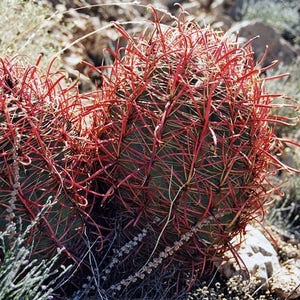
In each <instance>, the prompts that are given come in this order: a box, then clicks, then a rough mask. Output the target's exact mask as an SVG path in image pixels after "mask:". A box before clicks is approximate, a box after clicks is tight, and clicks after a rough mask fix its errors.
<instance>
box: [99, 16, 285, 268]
mask: <svg viewBox="0 0 300 300" xmlns="http://www.w3.org/2000/svg"><path fill="white" fill-rule="evenodd" d="M153 27H154V29H153V31H152V32H147V33H145V34H144V35H143V36H141V37H139V38H138V39H136V40H135V39H133V38H131V37H129V36H128V34H126V33H125V32H124V30H123V29H122V28H118V29H119V31H120V32H121V33H122V34H123V36H124V37H125V38H126V39H127V42H128V44H127V46H126V47H125V48H124V49H119V52H117V53H116V54H115V62H114V64H113V65H112V66H111V68H110V69H109V76H108V77H107V78H106V80H104V83H103V93H104V95H105V97H104V99H103V101H105V106H106V107H107V114H106V117H107V126H106V129H105V130H104V131H103V134H102V136H101V138H102V139H103V140H104V141H106V145H105V146H103V149H102V153H103V157H102V163H104V162H106V163H107V165H108V164H112V167H110V168H109V169H108V170H107V172H106V174H105V178H106V180H107V181H108V183H109V184H110V189H109V191H110V192H111V191H112V190H113V191H114V199H115V200H112V201H116V202H117V203H119V204H118V205H120V204H121V205H122V207H123V209H125V211H127V213H128V214H127V215H128V216H129V217H128V218H127V219H126V222H127V223H126V224H124V228H130V226H131V225H133V226H136V227H140V228H145V227H147V226H148V225H149V224H151V228H152V230H153V240H152V245H151V246H149V244H148V246H149V247H146V248H147V249H148V251H149V253H148V255H150V254H151V253H152V254H151V255H153V254H154V253H156V254H154V255H157V256H158V253H159V252H160V251H162V250H163V249H165V247H167V246H170V247H173V245H174V243H175V245H176V241H178V240H179V239H180V237H181V236H182V235H183V234H185V233H187V232H189V231H191V230H192V228H194V226H196V227H197V232H196V233H194V234H193V237H192V238H191V239H190V240H189V241H187V242H186V243H184V245H182V246H181V247H180V249H177V251H175V253H174V255H173V256H172V259H173V260H175V261H177V262H179V265H180V266H182V267H183V268H187V269H189V270H192V269H193V270H195V269H199V270H201V271H203V270H204V267H205V265H206V262H208V261H210V260H214V259H217V257H218V256H220V255H221V253H222V252H223V251H224V249H225V248H227V247H228V246H229V241H230V239H231V238H232V236H234V235H236V234H237V233H240V232H242V231H243V229H244V227H245V225H246V224H247V223H248V222H250V220H252V219H253V218H254V217H255V216H257V214H259V213H262V212H263V210H262V206H263V203H264V202H265V201H266V200H267V187H266V186H265V183H266V182H265V179H266V177H267V175H268V172H269V167H270V165H277V167H278V164H277V162H276V160H274V159H273V157H272V154H271V152H272V151H273V150H272V149H271V148H272V143H273V142H274V141H276V137H275V136H274V134H273V131H272V129H271V126H270V124H269V123H270V122H272V116H271V115H270V109H271V103H270V101H271V96H270V95H267V94H265V93H264V88H263V80H262V79H261V78H260V72H261V70H260V68H259V65H256V63H255V60H254V54H253V51H252V48H251V45H244V46H239V45H238V44H237V43H236V42H235V41H232V40H230V39H229V38H226V37H225V36H224V34H223V33H222V32H217V31H214V30H211V29H209V28H204V29H201V28H199V27H198V26H197V25H196V24H194V23H188V22H181V21H178V23H177V24H176V26H174V27H171V26H164V25H162V24H160V22H159V21H158V20H157V23H155V24H153ZM277 146H279V145H278V143H277ZM105 201H108V200H107V199H104V201H103V202H105ZM193 230H194V229H193Z"/></svg>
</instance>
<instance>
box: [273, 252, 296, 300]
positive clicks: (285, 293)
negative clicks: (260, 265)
mask: <svg viewBox="0 0 300 300" xmlns="http://www.w3.org/2000/svg"><path fill="white" fill-rule="evenodd" d="M270 286H271V289H272V290H273V291H274V292H275V293H276V294H277V295H278V296H279V297H280V298H282V299H299V298H300V258H294V259H290V260H288V261H287V262H286V263H284V264H283V265H282V266H281V268H280V269H279V270H278V271H277V272H275V273H274V275H273V277H272V279H271V282H270Z"/></svg>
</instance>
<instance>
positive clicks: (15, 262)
mask: <svg viewBox="0 0 300 300" xmlns="http://www.w3.org/2000/svg"><path fill="white" fill-rule="evenodd" d="M50 206H51V203H48V207H46V206H45V208H46V210H47V208H49V207H50ZM42 213H43V212H41V214H40V215H39V216H37V218H36V219H35V220H33V221H32V223H31V224H30V225H28V227H27V228H25V230H24V229H23V228H20V230H19V229H17V227H18V226H17V225H16V224H15V223H9V224H8V226H7V228H6V230H5V231H1V232H0V250H1V254H2V255H1V259H0V299H10V300H20V299H30V300H49V299H52V298H51V294H52V292H53V291H54V290H55V288H56V287H58V286H59V284H60V283H59V282H60V280H62V278H63V276H64V275H65V274H67V272H68V271H69V270H70V268H71V265H70V266H69V267H65V266H63V265H61V266H60V267H59V269H56V267H55V265H57V262H58V261H59V259H60V257H61V253H62V251H63V249H58V252H57V254H56V255H54V256H53V257H51V259H43V260H41V261H37V260H36V259H34V260H32V259H31V258H30V256H31V250H32V247H29V246H28V245H26V244H27V242H26V241H27V239H28V237H29V236H30V231H31V229H32V228H33V227H34V226H35V225H36V222H38V221H39V219H40V218H41V216H42ZM19 226H21V225H19Z"/></svg>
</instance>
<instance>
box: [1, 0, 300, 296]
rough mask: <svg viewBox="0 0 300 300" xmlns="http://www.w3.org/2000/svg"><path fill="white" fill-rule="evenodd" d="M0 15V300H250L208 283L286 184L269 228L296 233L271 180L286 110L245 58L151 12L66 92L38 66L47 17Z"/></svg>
mask: <svg viewBox="0 0 300 300" xmlns="http://www.w3.org/2000/svg"><path fill="white" fill-rule="evenodd" d="M4 2H7V7H6V8H5V9H7V8H9V9H10V10H11V11H16V12H18V11H19V12H20V13H19V15H18V17H20V22H17V23H18V24H20V25H21V26H20V27H18V26H16V27H15V28H14V30H15V31H14V34H13V35H12V36H15V37H14V38H13V39H12V40H9V39H8V37H7V36H4V38H3V41H2V40H1V42H0V47H2V54H3V55H2V57H1V61H0V62H1V64H0V96H1V98H0V105H1V106H0V113H1V114H0V175H1V177H0V230H1V231H0V243H1V244H0V299H7V298H9V299H16V300H17V299H51V297H52V298H54V299H67V298H70V297H71V299H83V298H85V297H89V296H91V297H95V298H96V299H120V298H126V299H136V298H142V299H147V298H152V299H161V298H165V299H169V298H172V297H173V298H174V299H187V298H188V299H206V298H205V297H206V295H208V293H209V294H210V296H211V297H212V295H215V298H211V299H225V298H220V297H226V296H228V297H227V298H226V299H235V298H234V297H248V298H247V299H255V298H251V297H255V296H254V295H255V294H256V290H255V288H253V289H252V288H250V287H249V286H248V285H246V284H245V281H243V280H242V279H241V278H233V279H232V280H231V281H228V282H227V287H226V289H224V288H221V287H220V284H219V283H217V281H213V280H210V278H211V273H212V272H213V271H214V263H215V262H216V261H219V260H221V259H222V254H223V252H224V251H225V250H227V249H230V240H231V238H232V237H233V236H235V235H236V234H238V233H242V232H243V230H244V228H245V226H246V225H247V224H248V223H249V222H251V221H252V220H255V219H258V218H259V217H260V216H261V215H264V213H265V212H266V204H268V203H269V199H270V196H271V191H273V192H274V191H278V190H279V186H281V183H282V181H283V180H284V178H287V180H289V178H292V179H293V181H290V182H289V184H290V185H288V186H287V187H286V188H285V190H284V191H285V192H286V196H285V198H282V197H281V198H280V201H279V202H278V204H277V205H276V206H274V209H273V210H272V211H271V213H269V220H275V219H276V220H277V221H282V224H283V226H285V228H287V229H288V230H289V229H291V227H293V228H295V226H296V227H297V226H298V225H297V224H298V223H297V222H298V220H297V209H298V204H297V203H298V202H297V201H298V200H299V195H298V193H297V190H298V187H299V180H298V177H297V176H296V175H295V174H292V175H282V174H284V171H291V172H295V171H297V170H296V169H297V165H295V166H294V165H293V164H292V165H291V164H290V163H287V164H285V161H281V160H279V158H278V154H280V153H282V152H284V151H286V149H292V148H290V147H287V146H289V145H291V144H293V145H294V146H296V147H295V149H296V150H295V151H298V150H297V145H296V143H293V142H290V140H289V138H290V135H291V132H292V131H291V130H287V129H286V128H287V126H286V124H287V123H291V122H293V121H295V120H296V121H297V118H298V115H297V113H296V114H290V111H294V112H295V108H297V107H298V103H297V102H296V101H294V100H291V99H290V98H288V97H285V96H284V95H280V93H281V91H280V90H279V91H277V90H276V87H275V86H272V82H273V80H268V76H271V71H270V70H269V68H268V67H266V68H263V69H261V68H260V67H259V66H258V65H257V64H256V62H255V60H254V55H253V51H252V47H251V43H246V44H245V45H238V44H237V43H236V42H235V41H232V40H229V39H225V38H224V35H223V33H222V32H221V31H216V30H212V29H209V28H200V27H199V26H198V25H197V24H196V23H194V22H190V21H188V20H187V19H185V16H184V13H182V14H181V15H180V16H179V17H178V19H176V18H175V17H174V18H173V20H175V21H174V22H173V23H172V24H168V25H166V24H164V22H163V17H162V18H161V16H164V15H165V14H164V13H162V12H161V11H158V10H155V9H152V11H153V21H151V22H150V21H149V22H148V28H147V29H146V30H145V31H144V32H143V34H142V35H141V36H133V35H130V34H129V33H128V31H126V29H125V28H123V27H122V26H120V25H118V24H115V30H116V31H117V32H118V34H120V35H121V41H122V47H121V46H119V47H117V48H116V50H115V51H109V54H110V56H111V57H112V59H113V62H112V64H111V65H109V66H106V67H101V68H99V69H97V68H96V67H94V66H91V70H92V71H93V72H94V73H98V78H100V80H99V82H101V85H100V87H98V88H97V89H96V90H95V91H92V92H89V93H80V92H79V88H78V83H77V82H74V83H70V82H68V80H67V79H66V76H65V74H64V73H62V72H60V71H53V70H55V69H57V68H58V66H57V65H56V64H55V61H53V60H50V58H51V57H53V55H55V53H58V52H59V53H62V51H59V50H60V49H62V48H64V47H65V45H64V46H62V45H61V44H60V41H58V42H57V44H56V42H55V39H53V37H54V34H55V30H54V31H52V29H53V27H52V25H50V24H49V23H48V21H49V20H53V18H55V17H59V14H52V13H51V10H50V7H47V6H44V4H42V3H41V2H39V1H38V2H35V1H4ZM257 2H259V1H257ZM0 5H2V4H0ZM21 8H24V9H21ZM5 9H3V11H2V12H3V13H5ZM32 11H35V12H36V14H37V18H36V19H34V18H33V19H34V20H33V19H32V18H29V16H30V15H31V14H32ZM2 12H1V13H2ZM2 20H3V19H1V21H0V23H1V22H3V21H2ZM9 22H12V19H11V15H9V16H8V17H7V19H6V23H5V22H4V23H5V24H4V23H3V26H7V23H9ZM3 28H7V27H3ZM45 28H52V29H51V30H49V32H47V34H42V33H41V32H42V31H43V32H44V29H45ZM293 28H294V27H293ZM283 30H285V28H284V29H283ZM19 37H20V38H19ZM24 37H26V39H27V41H26V42H25V43H24ZM22 41H23V43H24V44H22ZM35 43H38V45H36V44H35ZM124 45H125V46H124ZM123 46H124V47H123ZM31 47H33V48H31ZM67 48H68V46H66V47H65V48H64V49H67ZM41 52H42V53H43V54H44V58H43V59H42V60H41V57H40V56H39V54H40V53H41ZM28 53H30V54H31V55H30V57H29V58H27V57H26V58H25V57H24V55H23V54H28ZM15 54H22V56H21V55H17V56H15ZM9 56H13V58H8V57H9ZM45 64H46V65H45ZM291 70H292V69H291ZM262 74H266V76H267V78H266V77H264V76H262ZM278 77H279V78H280V77H281V76H278ZM291 78H295V77H291ZM293 80H294V79H292V80H290V81H287V86H288V84H290V86H291V92H292V95H293V96H294V95H295V93H296V96H297V95H298V94H299V93H298V92H299V90H296V89H295V88H293V84H294V83H293V82H294V81H293ZM265 85H266V86H267V89H265ZM268 91H272V93H268ZM286 92H287V93H288V92H289V89H288V88H287V90H286ZM297 93H298V94H297ZM276 94H278V96H277V95H276ZM276 98H278V101H277V102H276V101H274V99H275V100H276ZM282 101H284V103H282ZM279 103H280V105H279ZM293 118H294V119H293ZM274 128H276V130H274ZM288 151H289V150H288ZM290 151H291V150H290ZM288 165H289V166H288ZM293 167H294V168H293ZM277 179H278V181H276V180H277ZM291 182H293V184H294V185H293V186H292V185H291ZM295 199H296V201H295ZM297 199H298V200H297ZM286 208H287V209H286ZM285 220H289V222H288V223H284V221H285ZM291 220H292V221H291ZM289 226H290V227H289ZM231 250H232V251H234V249H231ZM64 266H68V267H64ZM60 270H62V271H61V274H60V275H59V276H57V275H56V274H57V272H59V271H60ZM219 279H220V278H219ZM204 280H210V281H209V282H210V283H209V284H208V285H205V284H204V283H203V281H204ZM257 295H258V294H257ZM269 296H270V297H275V296H274V295H271V294H270V295H269ZM230 297H231V298H230ZM87 299H88V298H87ZM260 299H271V298H260ZM272 299H274V298H272Z"/></svg>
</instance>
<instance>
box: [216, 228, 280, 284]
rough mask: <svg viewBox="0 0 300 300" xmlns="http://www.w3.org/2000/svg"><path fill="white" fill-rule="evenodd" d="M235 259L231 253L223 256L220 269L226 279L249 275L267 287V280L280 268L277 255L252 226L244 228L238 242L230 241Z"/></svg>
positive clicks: (235, 239)
mask: <svg viewBox="0 0 300 300" xmlns="http://www.w3.org/2000/svg"><path fill="white" fill-rule="evenodd" d="M232 245H233V246H234V248H235V251H236V254H235V256H236V258H235V257H234V255H233V254H232V252H231V251H228V252H226V253H225V254H224V258H225V262H224V263H222V264H221V265H220V266H219V267H220V271H221V273H222V274H223V275H224V276H226V277H227V278H231V277H232V276H234V275H238V274H242V275H243V276H244V277H248V276H247V275H250V280H251V279H255V281H258V282H259V284H261V285H264V288H267V287H268V282H269V279H270V278H271V277H272V276H273V274H274V273H275V272H276V271H277V270H278V269H279V268H280V264H279V260H278V257H277V253H276V251H275V249H274V248H273V246H272V244H271V243H270V242H269V240H267V239H266V237H265V236H264V235H263V234H262V233H261V232H260V231H259V230H258V229H256V228H254V227H253V226H250V225H248V226H247V227H246V234H245V235H244V236H243V237H242V240H240V238H239V237H236V238H234V239H233V241H232Z"/></svg>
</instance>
